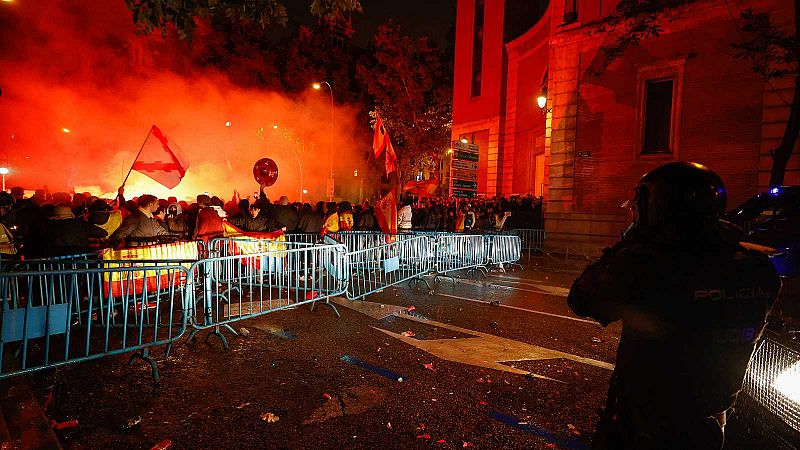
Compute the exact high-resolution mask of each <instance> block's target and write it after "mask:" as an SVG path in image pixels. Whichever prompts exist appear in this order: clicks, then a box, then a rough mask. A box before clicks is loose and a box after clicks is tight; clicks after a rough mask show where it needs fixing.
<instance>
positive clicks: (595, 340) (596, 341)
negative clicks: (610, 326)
mask: <svg viewBox="0 0 800 450" xmlns="http://www.w3.org/2000/svg"><path fill="white" fill-rule="evenodd" d="M592 342H594V343H595V344H599V343H601V342H603V341H601V340H600V338H599V337H593V338H592Z"/></svg>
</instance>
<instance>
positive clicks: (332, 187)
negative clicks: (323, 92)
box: [312, 81, 334, 202]
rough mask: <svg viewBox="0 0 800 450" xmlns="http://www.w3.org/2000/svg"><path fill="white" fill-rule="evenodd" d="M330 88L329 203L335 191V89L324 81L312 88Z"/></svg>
mask: <svg viewBox="0 0 800 450" xmlns="http://www.w3.org/2000/svg"><path fill="white" fill-rule="evenodd" d="M323 84H324V85H325V86H328V92H329V93H330V94H331V123H330V128H331V132H330V139H329V143H328V160H329V161H328V168H329V170H330V177H331V178H330V188H329V189H328V201H329V202H332V201H333V189H334V185H333V183H334V181H333V88H332V87H331V84H330V83H328V82H327V81H322V82H320V83H314V84H313V85H312V87H313V88H314V89H316V90H320V89H322V85H323Z"/></svg>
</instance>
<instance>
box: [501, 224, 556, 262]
mask: <svg viewBox="0 0 800 450" xmlns="http://www.w3.org/2000/svg"><path fill="white" fill-rule="evenodd" d="M510 231H511V233H513V234H515V235H517V236H519V238H520V241H521V245H522V250H523V251H526V250H527V251H528V259H530V257H531V253H543V254H547V253H546V252H545V251H544V242H545V238H546V237H547V235H546V233H545V231H544V230H539V229H514V230H510Z"/></svg>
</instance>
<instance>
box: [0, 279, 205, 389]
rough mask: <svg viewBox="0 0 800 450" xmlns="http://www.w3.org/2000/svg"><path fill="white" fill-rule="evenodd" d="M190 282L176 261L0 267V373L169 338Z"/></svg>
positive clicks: (181, 324)
mask: <svg viewBox="0 0 800 450" xmlns="http://www.w3.org/2000/svg"><path fill="white" fill-rule="evenodd" d="M192 284H193V280H192V278H191V277H190V274H189V272H188V270H187V269H186V268H185V267H183V266H179V265H173V266H147V267H146V268H140V267H106V268H90V269H65V270H25V271H16V272H3V273H0V301H2V309H1V311H2V312H0V361H2V363H0V378H4V377H8V376H13V375H17V374H21V373H27V372H32V371H36V370H42V369H47V368H51V367H56V366H61V365H65V364H70V363H76V362H81V361H87V360H90V359H96V358H101V357H104V356H108V355H115V354H121V353H128V352H133V351H137V350H144V349H146V348H149V347H152V346H158V345H165V344H171V343H172V342H174V341H175V340H176V339H178V338H179V337H180V336H181V335H182V334H183V333H184V331H185V330H186V324H187V315H186V314H185V309H186V306H187V305H188V304H190V303H191V302H190V298H191V291H192Z"/></svg>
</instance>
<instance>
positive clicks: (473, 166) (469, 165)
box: [453, 161, 478, 170]
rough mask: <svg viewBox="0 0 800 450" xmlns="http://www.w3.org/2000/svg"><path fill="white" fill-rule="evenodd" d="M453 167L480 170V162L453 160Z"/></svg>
mask: <svg viewBox="0 0 800 450" xmlns="http://www.w3.org/2000/svg"><path fill="white" fill-rule="evenodd" d="M453 168H454V169H461V170H478V164H477V163H472V162H466V161H453Z"/></svg>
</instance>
